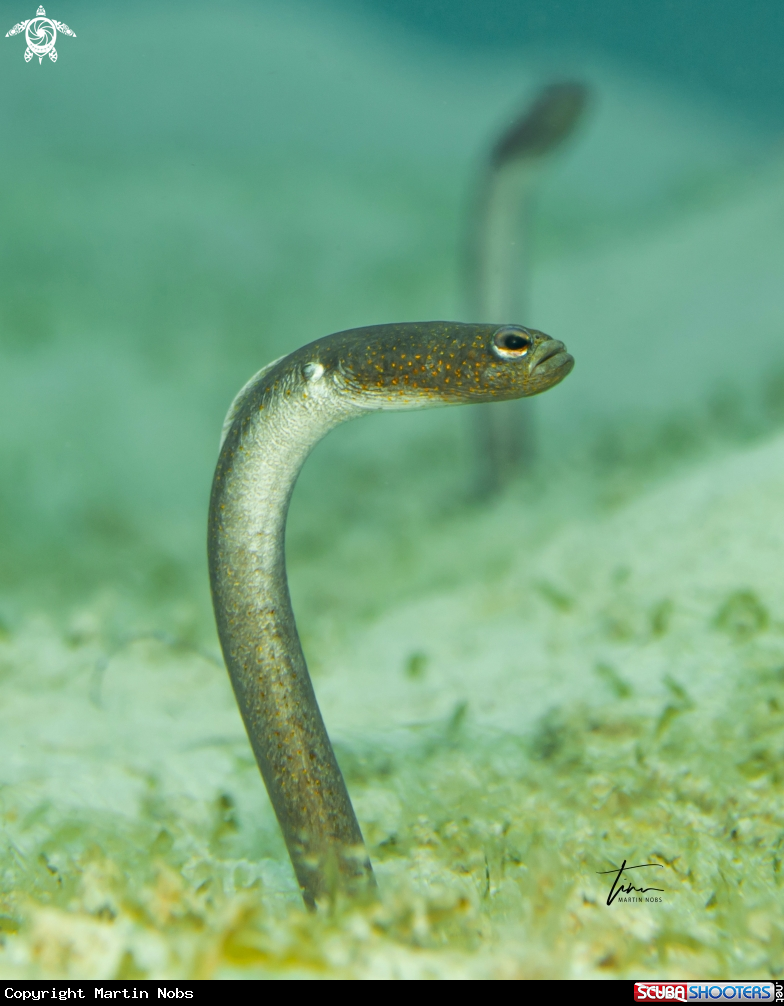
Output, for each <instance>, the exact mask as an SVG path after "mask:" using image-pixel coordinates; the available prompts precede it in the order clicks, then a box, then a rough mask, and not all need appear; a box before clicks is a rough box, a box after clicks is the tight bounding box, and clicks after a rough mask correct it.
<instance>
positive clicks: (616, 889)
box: [596, 859, 664, 905]
mask: <svg viewBox="0 0 784 1006" xmlns="http://www.w3.org/2000/svg"><path fill="white" fill-rule="evenodd" d="M648 866H658V868H659V869H660V870H663V869H664V867H663V866H662V864H661V863H638V864H637V865H636V866H627V865H626V860H625V859H624V861H623V862H622V863H621V868H620V870H597V871H596V872H597V873H598V874H599V875H602V874H606V873H614V874H615V879H614V880H613V882H612V887H611V888H610V893H609V894H608V895H607V904H608V905H611V904H612V903H613V901H615V899H616V898H617V897H618V895H619V894H631V893H632V891H636V892H637V893H638V894H645V893H646V891H659V892H660V893H662V894H663V893H664V889H663V888H661V887H635V886H634V884H627V885H626V886H625V887H624V885H623V884H622V883H621V877H622V876H623V873H624V870H643V869H645V868H646V867H648ZM617 885H620V886H617Z"/></svg>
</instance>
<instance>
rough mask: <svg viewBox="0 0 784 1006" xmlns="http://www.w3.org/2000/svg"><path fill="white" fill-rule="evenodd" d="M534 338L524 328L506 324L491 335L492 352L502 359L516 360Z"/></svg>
mask: <svg viewBox="0 0 784 1006" xmlns="http://www.w3.org/2000/svg"><path fill="white" fill-rule="evenodd" d="M533 344H534V340H533V339H532V337H531V335H530V334H529V333H528V332H526V330H525V329H524V328H517V327H516V326H513V325H508V326H506V327H505V328H499V329H498V331H497V332H496V333H495V335H494V336H493V352H494V353H495V354H496V356H500V357H501V359H502V360H518V359H520V357H521V356H525V354H526V353H527V352H528V350H529V349H530V348H531V346H533Z"/></svg>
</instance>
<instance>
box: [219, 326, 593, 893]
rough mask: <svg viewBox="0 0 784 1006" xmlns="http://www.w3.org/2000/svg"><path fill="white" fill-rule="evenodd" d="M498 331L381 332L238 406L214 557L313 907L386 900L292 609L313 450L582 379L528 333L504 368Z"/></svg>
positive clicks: (238, 678) (247, 705) (270, 379)
mask: <svg viewBox="0 0 784 1006" xmlns="http://www.w3.org/2000/svg"><path fill="white" fill-rule="evenodd" d="M498 330H499V329H498V326H496V325H462V324H458V323H455V322H428V323H416V324H401V325H379V326H375V327H373V328H362V329H354V330H353V331H349V332H338V333H337V334H336V335H331V336H328V337H327V338H325V339H319V340H317V341H316V342H312V343H310V344H309V345H307V346H303V347H302V348H301V349H298V350H297V351H296V352H294V353H291V354H290V355H289V356H287V357H285V358H284V359H282V360H279V361H278V362H277V363H275V364H274V365H272V366H270V367H268V368H266V369H265V370H264V371H263V372H260V373H259V374H258V375H257V376H256V378H254V379H253V380H252V381H251V382H249V384H248V385H247V386H246V388H245V389H243V391H242V392H241V393H240V395H239V396H238V399H237V400H236V401H235V403H234V405H233V406H232V410H231V412H230V417H229V428H228V430H227V432H226V436H225V440H224V442H223V445H222V448H221V453H220V457H219V459H218V465H217V468H216V470H215V478H214V480H213V486H212V495H211V499H210V515H209V531H208V552H209V565H210V581H211V586H212V596H213V604H214V607H215V617H216V621H217V626H218V635H219V637H220V641H221V646H222V649H223V654H224V657H225V660H226V666H227V668H228V671H229V675H230V677H231V681H232V684H233V686H234V691H235V694H236V696H237V702H238V704H239V707H240V711H241V712H242V717H243V720H244V722H245V727H246V729H247V731H248V737H249V739H250V741H251V745H252V747H253V751H254V754H255V756H256V760H257V762H258V765H259V768H260V770H261V774H262V776H263V778H264V782H265V784H266V786H267V791H268V793H269V796H270V800H271V802H272V805H273V807H274V808H275V813H276V815H277V817H278V821H279V822H280V825H281V829H282V831H283V835H284V838H285V839H286V844H287V846H288V849H289V854H290V855H291V859H292V863H293V865H294V869H295V872H296V874H297V878H298V880H299V883H300V886H301V889H302V893H303V897H304V899H305V901H306V903H307V904H309V905H314V904H315V903H317V902H318V901H319V900H320V899H322V898H324V897H329V896H330V895H331V894H333V893H334V892H335V891H336V890H337V889H340V890H343V891H344V892H347V893H352V894H353V893H357V892H362V891H365V892H367V891H368V890H372V887H373V875H372V871H371V868H370V862H369V860H368V858H367V854H366V853H365V851H364V846H363V842H362V834H361V831H360V829H359V825H358V823H357V820H356V817H355V815H354V810H353V807H352V806H351V800H350V799H349V795H348V792H347V790H346V785H345V782H344V780H343V776H342V774H341V772H340V768H339V767H338V764H337V761H336V759H335V755H334V752H333V750H332V745H331V743H330V740H329V737H328V735H327V731H326V728H325V726H324V722H323V720H322V718H321V713H320V710H319V707H318V703H317V701H316V696H315V693H314V691H313V686H312V683H311V680H310V676H309V674H308V670H307V666H306V664H305V658H304V656H303V653H302V647H301V645H300V641H299V635H298V633H297V628H296V623H295V621H294V614H293V611H292V609H291V600H290V597H289V591H288V584H287V580H286V563H285V547H284V545H285V527H286V515H287V512H288V506H289V501H290V499H291V493H292V491H293V488H294V483H295V482H296V479H297V476H298V474H299V471H300V469H301V467H302V465H303V463H304V461H305V459H306V457H307V455H308V453H309V452H310V450H311V449H312V448H313V446H314V445H315V444H316V443H317V442H318V441H319V440H320V439H321V438H322V437H323V436H324V435H325V434H326V433H327V432H329V430H330V429H332V428H333V427H334V426H336V425H338V424H339V423H341V422H343V421H345V420H347V419H351V418H355V417H357V416H360V415H362V414H363V413H364V412H367V411H372V410H379V409H415V408H429V407H432V406H437V405H450V404H461V403H465V402H491V401H500V400H502V399H508V398H520V397H522V396H524V395H535V394H538V393H539V392H541V391H544V390H546V389H547V388H548V387H551V386H552V385H554V384H557V383H558V382H559V381H560V380H561V379H562V378H563V377H565V376H566V374H568V373H569V371H570V370H571V369H572V365H573V360H572V358H571V356H569V354H568V353H566V352H565V350H564V348H563V345H562V343H560V342H557V341H555V340H553V339H550V338H549V337H548V336H546V335H544V334H542V333H541V332H534V331H532V330H530V329H525V330H521V329H517V331H523V332H524V333H525V335H526V337H527V338H528V339H530V347H529V349H528V350H527V352H526V353H525V354H524V355H522V356H520V357H519V358H516V359H500V358H499V357H498V355H497V353H496V352H494V350H493V336H494V334H495V333H496V332H498Z"/></svg>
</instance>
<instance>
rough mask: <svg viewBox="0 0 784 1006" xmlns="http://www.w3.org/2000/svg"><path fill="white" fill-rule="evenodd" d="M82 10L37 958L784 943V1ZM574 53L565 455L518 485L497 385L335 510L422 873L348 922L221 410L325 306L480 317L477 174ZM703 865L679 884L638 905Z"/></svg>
mask: <svg viewBox="0 0 784 1006" xmlns="http://www.w3.org/2000/svg"><path fill="white" fill-rule="evenodd" d="M52 3H53V4H54V3H55V0H52ZM59 3H60V0H57V3H56V5H54V6H51V8H50V7H49V6H48V5H47V13H48V14H49V15H50V16H52V17H57V18H58V19H61V20H62V21H64V22H66V23H67V24H68V25H70V27H71V28H73V30H74V31H75V32H76V37H75V38H68V37H65V38H60V39H58V46H57V48H58V53H59V58H58V60H57V62H56V63H51V62H50V61H49V60H47V59H44V61H43V64H42V65H39V64H38V62H37V60H33V61H32V62H31V63H25V62H24V59H23V52H24V47H25V43H24V40H23V37H19V36H16V37H13V38H2V37H0V95H2V98H1V99H0V137H2V148H0V149H2V153H1V154H0V688H2V695H3V701H2V703H0V705H2V708H3V710H4V712H3V716H4V721H3V729H2V730H0V734H1V735H2V737H3V742H2V745H0V764H2V766H3V770H2V772H0V822H1V823H2V838H3V842H2V844H0V867H1V868H2V874H1V877H0V879H2V884H0V968H2V970H3V973H4V974H8V975H16V976H23V977H24V976H27V977H30V976H37V975H40V974H45V975H52V976H54V975H57V976H61V975H65V976H70V977H85V976H103V977H106V978H110V977H114V976H117V975H120V976H124V977H139V976H144V975H146V976H151V975H155V976H159V975H168V976H173V977H182V976H185V975H193V974H197V975H198V976H201V977H211V976H214V975H216V974H220V975H223V976H224V977H225V976H234V977H236V976H237V975H238V974H244V973H245V972H243V970H242V969H243V968H246V967H257V968H259V969H262V971H263V969H264V968H268V969H272V971H269V970H268V971H267V972H264V973H265V974H269V973H272V972H274V973H275V974H276V975H277V974H284V973H286V974H288V973H289V972H287V970H286V969H289V970H291V969H294V970H295V971H296V969H300V970H299V971H297V974H300V973H301V974H306V975H308V976H311V977H312V976H313V975H316V976H321V977H324V976H326V975H329V976H332V977H335V976H337V977H347V976H348V977H357V976H359V977H379V976H381V977H390V976H391V977H400V976H401V975H403V976H404V977H422V976H425V977H432V976H437V977H444V976H449V975H451V974H454V973H457V972H459V973H460V974H461V975H462V976H464V977H477V976H478V977H487V976H491V977H504V976H506V977H532V976H533V977H536V976H537V975H538V974H541V975H544V976H545V977H553V976H556V977H557V976H562V974H563V972H564V969H566V970H567V971H568V973H569V974H570V976H572V977H575V976H580V975H585V974H588V975H590V976H592V977H597V976H598V977H608V976H619V975H624V974H625V975H627V976H629V975H631V974H632V972H633V973H634V974H635V975H636V976H640V975H641V974H643V972H644V973H646V974H650V975H654V974H657V975H658V974H665V973H666V974H671V975H675V974H677V975H679V976H681V977H682V976H683V975H685V974H689V975H692V976H695V977H705V976H707V975H711V976H715V977H742V976H752V977H753V976H754V975H758V974H762V973H763V972H764V973H765V974H768V973H770V974H779V973H780V971H777V970H776V969H777V968H779V965H780V960H781V955H782V947H784V923H782V921H781V913H780V907H779V904H780V900H779V899H778V887H777V885H778V883H779V880H778V879H777V878H778V877H779V868H780V855H779V851H778V850H779V846H778V844H777V843H778V842H779V841H780V835H781V829H782V828H784V823H782V821H783V820H784V818H782V814H781V809H780V808H781V800H780V785H781V782H780V769H779V766H780V762H781V752H782V751H783V750H784V747H782V743H784V742H782V737H784V732H783V731H784V720H782V718H781V716H780V715H779V714H780V712H781V710H782V709H784V695H782V694H781V686H782V682H783V681H784V676H783V675H782V672H781V667H782V665H783V664H784V645H783V644H782V638H784V614H782V613H784V593H782V587H781V576H780V569H781V564H782V562H784V539H782V538H781V534H780V531H779V529H780V527H781V522H780V520H779V502H778V501H779V500H780V498H781V492H782V486H781V476H780V472H781V471H782V470H784V467H783V466H782V464H781V458H782V457H783V456H784V443H783V442H782V440H781V438H780V436H779V434H780V431H781V426H782V423H784V348H783V347H782V333H783V332H784V297H782V294H781V290H782V288H783V284H782V262H784V147H783V146H782V113H781V108H784V104H782V101H784V94H782V91H784V83H782V80H784V78H782V76H781V72H780V65H779V64H780V59H779V54H780V49H781V42H782V37H783V36H784V25H783V23H782V18H783V17H784V15H782V9H781V7H780V5H778V4H774V3H767V2H754V3H749V4H746V5H743V6H742V8H741V7H740V6H739V5H735V4H732V3H729V2H727V3H724V2H722V3H710V4H709V3H707V2H702V0H690V2H683V3H681V4H679V5H677V6H672V5H670V4H668V3H665V2H661V3H659V2H656V3H651V4H646V5H644V6H641V5H637V4H628V3H624V2H621V0H612V2H610V0H608V2H607V3H603V4H601V5H597V4H595V3H594V4H591V3H588V2H582V0H568V2H563V3H559V4H555V3H522V2H520V3H512V2H501V0H492V2H490V0H488V2H486V3H482V4H480V3H479V2H476V3H473V2H472V3H456V2H455V3H449V2H447V0H443V2H442V0H432V2H423V3H414V2H413V0H411V2H409V0H399V2H392V0H384V2H382V0H378V2H376V3H370V2H360V0H356V2H353V0H351V2H349V0H345V2H340V3H339V2H332V0H322V2H320V3H315V2H303V0H287V2H285V3H284V2H282V0H281V2H268V0H264V2H258V3H235V2H229V3H222V4H207V3H200V2H194V3H188V4H185V3H179V2H171V3H168V2H167V3H156V4H153V3H147V2H140V3H136V4H134V5H133V6H132V7H131V6H129V5H125V6H115V5H108V4H98V3H94V2H86V0H85V2H69V0H62V3H63V6H62V7H60V6H59ZM34 6H35V4H34V3H31V4H30V9H29V10H27V9H26V8H20V7H19V6H18V4H17V3H16V2H14V3H11V2H9V0H3V2H2V3H0V13H2V14H3V17H5V22H3V23H5V24H6V29H5V30H7V29H9V28H10V27H11V26H12V25H13V24H14V23H16V22H17V21H18V20H20V19H22V18H26V17H30V16H32V15H33V9H34ZM0 27H1V25H0ZM0 34H2V33H0ZM558 80H577V81H582V82H584V83H585V84H586V85H587V86H588V87H589V89H590V93H591V101H590V105H589V110H588V113H587V115H586V117H585V120H584V122H583V123H582V124H581V126H580V129H579V130H578V131H577V133H576V135H575V136H574V137H573V139H572V140H571V141H570V142H569V143H568V144H567V145H565V147H564V149H563V150H562V151H561V152H559V154H558V155H557V156H555V157H553V158H552V161H551V162H550V163H548V165H547V166H546V170H544V171H543V172H542V176H541V179H540V184H539V186H538V192H537V199H536V205H535V212H534V214H533V221H532V229H531V235H530V239H531V249H532V251H531V275H530V276H529V277H528V278H527V279H524V281H525V282H526V283H527V284H528V285H529V289H530V317H527V318H524V319H510V320H519V321H524V322H527V323H529V324H531V325H533V326H536V327H538V328H541V329H543V330H544V331H547V332H548V333H549V334H551V335H552V336H554V337H556V338H559V339H562V340H563V341H564V342H565V343H566V344H567V346H568V348H569V349H570V351H572V352H573V353H574V356H575V358H576V367H575V370H574V372H573V373H572V374H571V375H570V376H569V378H568V379H567V380H566V381H565V382H564V383H563V384H562V385H561V386H559V387H557V388H556V389H553V390H552V391H550V392H548V393H547V394H546V395H544V396H542V397H541V399H538V400H536V402H535V403H534V405H535V409H536V411H535V416H536V429H537V437H538V460H537V462H536V465H535V467H534V468H533V470H532V471H530V472H529V473H528V474H527V476H526V477H523V478H519V479H517V480H516V481H515V482H513V483H512V484H511V485H509V486H508V487H507V488H506V490H505V491H504V492H503V493H502V494H501V495H499V496H498V497H496V498H492V499H488V500H484V501H478V500H477V499H476V498H475V496H474V495H473V494H472V485H473V475H472V455H471V449H470V443H471V440H470V432H469V425H470V409H469V408H460V409H445V410H435V411H433V412H424V413H411V414H393V415H387V416H383V415H377V416H373V417H371V418H368V419H366V420H363V421H362V422H361V423H352V424H347V425H346V426H344V427H341V428H340V429H338V430H336V431H334V432H333V433H332V434H330V436H329V437H328V438H327V439H326V440H325V441H324V442H323V443H322V444H320V445H319V446H318V447H317V449H316V450H315V452H314V454H313V456H312V457H311V458H310V459H309V461H308V463H307V464H306V466H305V469H304V472H303V475H302V478H301V480H300V482H299V484H298V486H297V488H296V491H295V494H294V500H293V504H292V510H291V515H290V525H289V533H288V540H287V556H288V567H289V574H290V582H291V589H292V596H293V601H294V608H295V611H296V614H297V618H298V623H299V627H300V630H301V634H302V636H303V644H304V648H305V651H306V655H307V658H308V661H309V665H310V667H311V670H312V671H313V675H314V681H315V687H316V691H317V694H318V695H319V700H320V702H321V703H322V707H323V710H324V714H325V720H326V722H327V725H328V727H329V729H330V733H331V735H332V736H333V739H335V741H336V744H337V747H338V754H339V758H340V759H341V764H342V765H343V767H344V770H345V772H346V776H347V780H348V785H349V788H350V790H351V793H352V798H353V799H354V801H355V803H356V806H357V811H358V815H359V818H360V821H361V823H362V827H363V829H364V832H365V835H366V838H367V841H368V844H369V847H370V850H371V855H372V857H373V861H374V864H375V865H376V868H377V872H378V874H379V877H380V878H381V884H382V893H383V895H384V900H383V904H382V906H381V908H380V909H379V911H380V912H382V915H381V916H378V917H376V916H372V917H371V916H368V917H367V918H365V917H364V916H363V917H362V918H358V917H357V918H355V917H353V916H352V917H349V916H346V917H340V918H339V919H338V920H337V921H336V922H334V926H335V927H336V928H335V929H333V930H330V929H329V926H330V925H332V924H333V923H331V922H324V923H323V925H324V926H325V927H326V928H324V929H319V926H321V925H322V922H323V920H321V919H320V918H317V919H315V920H314V919H309V920H308V919H306V920H305V921H303V917H302V916H301V915H300V914H298V913H299V912H300V907H301V906H300V905H299V898H298V894H297V891H296V889H295V887H294V883H293V878H292V875H291V871H290V867H289V863H288V859H287V857H286V853H285V849H284V848H283V845H282V841H281V839H280V836H279V833H278V829H277V825H276V823H275V820H274V817H273V816H272V813H271V810H270V808H269V806H268V804H267V801H266V797H265V795H264V792H263V787H262V784H261V781H260V779H259V777H258V773H257V770H256V767H255V764H254V763H253V760H252V757H251V755H250V752H249V749H248V745H247V742H246V739H245V736H244V733H243V729H242V724H241V722H240V720H239V717H238V715H237V711H236V707H235V704H234V700H233V696H232V695H231V692H230V689H229V685H228V682H227V679H226V676H225V673H224V670H223V667H222V662H221V659H220V655H219V652H218V648H217V640H216V638H215V633H214V628H213V620H212V612H211V606H210V601H209V594H208V585H207V573H206V557H205V533H206V510H207V500H208V494H209V488H210V481H211V478H212V472H213V468H214V464H215V461H216V457H217V450H218V438H219V434H220V429H221V424H222V420H223V417H224V415H225V412H226V410H227V408H228V406H229V404H230V402H231V400H232V398H233V396H234V394H235V392H236V391H237V390H238V389H239V388H240V387H241V386H242V385H243V384H244V383H245V381H246V380H247V379H248V377H249V376H250V375H251V374H253V373H254V372H255V371H257V370H258V369H259V368H260V367H261V366H262V365H263V364H265V363H266V362H268V361H269V360H271V359H273V358H275V357H277V356H280V355H281V354H284V353H287V352H289V351H291V350H293V349H295V348H297V347H299V346H300V345H302V344H304V343H307V342H309V341H311V340H313V339H315V338H317V337H319V336H322V335H324V334H325V333H329V332H334V331H338V330H341V329H345V328H349V327H352V326H359V325H370V324H375V323H382V322H389V321H401V320H426V319H437V318H458V319H460V318H466V313H467V308H466V300H467V298H466V292H465V290H464V288H463V287H464V284H463V276H462V263H463V247H464V241H465V235H466V228H467V220H468V212H469V206H470V204H471V199H472V195H473V193H474V191H475V185H476V180H477V175H478V172H479V171H480V168H481V165H482V164H483V163H484V160H485V158H486V156H487V151H488V150H489V148H490V146H491V145H492V144H493V142H494V141H495V139H496V138H497V136H498V134H499V132H500V131H502V130H503V129H505V128H507V127H508V125H509V124H510V122H511V121H512V120H513V119H514V117H515V116H516V115H517V114H518V113H519V111H520V109H521V107H523V106H524V105H525V104H526V103H528V102H530V101H531V100H532V98H533V97H534V96H535V95H536V94H537V93H538V92H539V91H540V89H541V88H543V87H545V86H547V85H548V84H550V83H552V82H554V81H558ZM777 437H778V439H777ZM777 717H778V718H777ZM727 738H729V740H728V739H727ZM608 822H610V824H608ZM96 836H97V837H96ZM509 836H511V837H509ZM603 843H606V844H603ZM510 850H511V851H510ZM738 850H741V851H738ZM507 853H508V855H507ZM660 853H661V855H662V856H665V857H666V861H667V863H668V869H670V873H668V883H669V884H670V889H671V890H672V891H677V895H678V896H677V897H676V896H675V895H673V898H672V899H671V900H670V902H668V904H667V906H666V911H664V910H663V912H662V913H661V914H660V915H659V916H655V917H654V916H650V917H649V916H647V915H646V916H644V917H642V916H641V918H643V921H642V922H641V921H639V919H638V918H637V917H636V916H635V917H632V916H631V915H630V916H628V917H627V916H624V915H623V914H620V913H616V915H613V916H612V917H611V916H609V915H607V914H606V913H604V914H602V912H601V911H600V909H601V904H600V901H601V899H599V900H596V898H598V894H597V891H598V888H596V886H595V885H596V882H595V879H594V878H595V875H596V872H597V871H598V870H599V869H601V868H603V867H605V866H606V865H607V862H614V861H615V860H616V859H617V860H618V861H620V859H621V858H623V857H625V856H631V855H636V854H638V855H640V856H643V857H647V856H649V855H653V854H656V855H659V854H660ZM510 857H511V858H510ZM515 857H516V858H515ZM673 864H674V865H673ZM504 871H506V872H504ZM545 876H546V877H549V878H554V879H553V882H552V885H551V886H550V887H547V886H546V885H544V886H542V884H541V883H540V878H541V877H545ZM717 878H718V879H717ZM592 885H593V886H592ZM744 885H745V886H744ZM205 892H206V893H205ZM439 892H440V893H439ZM444 892H446V893H444ZM428 899H430V900H428ZM439 899H441V900H439ZM591 899H594V900H591ZM167 906H168V907H167ZM172 906H174V907H172ZM281 906H282V907H281ZM412 906H413V907H412ZM423 906H424V907H423ZM597 906H598V907H597ZM717 906H718V907H717ZM243 913H244V914H243ZM383 913H387V914H386V915H384V914H383ZM711 913H713V914H711ZM390 919H391V921H390ZM423 919H424V921H422V920H423ZM575 919H577V920H578V922H577V923H575V921H574V920H575ZM695 919H697V920H698V924H695V922H694V920H695ZM238 920H239V921H238ZM243 920H244V921H243ZM346 920H347V921H346ZM368 920H369V921H368ZM412 920H413V921H412ZM646 920H647V921H646ZM578 923H579V924H578ZM341 926H342V927H343V928H342V929H341ZM363 926H364V927H365V929H363V928H362V927H363ZM243 927H245V928H243ZM417 927H419V928H417ZM504 927H506V928H504ZM575 927H576V928H575ZM580 927H582V928H580ZM238 933H239V934H240V936H241V939H240V936H238V935H237V934H238ZM260 933H261V934H262V935H259V934H260ZM363 933H365V935H362V934H363ZM367 933H370V934H371V935H370V936H367ZM3 934H11V935H9V936H6V935H3ZM14 934H16V935H14ZM243 934H244V935H243ZM249 934H250V935H249ZM265 934H266V935H265ZM510 934H511V935H510ZM243 940H245V941H246V942H244V943H243V942H242V941H243ZM232 941H234V942H232ZM254 941H255V942H254ZM265 941H266V942H265ZM330 941H332V942H330ZM352 941H353V942H352ZM374 941H375V942H374ZM537 941H539V942H537ZM338 945H339V947H341V948H343V949H341V950H340V953H338V951H337V950H335V949H334V947H335V946H338ZM358 947H359V949H357V948H358ZM368 947H370V948H371V949H370V950H368ZM586 947H587V948H588V949H586ZM205 948H206V949H205ZM249 948H250V949H249ZM281 948H282V949H281ZM346 948H348V949H346ZM521 948H523V949H521ZM531 948H534V949H531ZM684 948H685V949H684ZM431 951H432V956H431V957H428V958H427V959H426V960H425V957H426V953H430V952H431ZM341 954H343V955H344V957H345V960H344V957H341V956H340V955H341ZM276 955H277V956H276ZM287 955H288V956H287ZM352 955H353V956H352ZM363 955H364V956H363ZM374 955H375V956H374ZM439 955H441V956H439ZM450 955H452V956H450ZM526 955H527V956H526ZM679 955H680V956H679ZM690 955H691V956H690ZM314 961H316V963H315V964H314ZM336 961H337V963H336ZM341 961H342V963H341ZM346 961H348V962H349V963H346ZM270 962H272V963H270ZM292 962H293V963H292ZM357 962H358V963H357ZM423 962H424V963H423ZM499 962H500V963H499ZM564 962H566V963H564ZM276 968H277V969H278V970H277V971H276V970H275V969H276ZM309 968H310V969H311V970H310V971H309V970H308V969H309ZM341 968H343V971H341V970H340V969H341ZM352 968H354V970H352ZM396 968H399V969H402V970H400V973H398V971H396V970H395V969H396ZM428 968H432V974H431V973H430V972H429V971H428V970H427V969H428ZM472 968H473V970H472ZM657 968H658V969H659V970H658V971H657ZM200 969H201V970H200ZM221 969H223V970H221ZM232 969H234V970H232ZM455 969H457V971H456V970H455ZM460 969H463V970H460ZM537 969H539V970H538V971H537ZM559 969H560V970H559ZM635 969H636V970H635ZM755 969H756V970H755ZM259 973H261V972H259ZM292 973H293V972H292Z"/></svg>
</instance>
